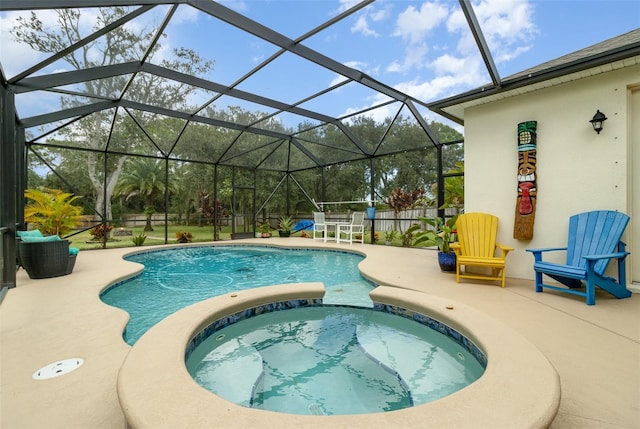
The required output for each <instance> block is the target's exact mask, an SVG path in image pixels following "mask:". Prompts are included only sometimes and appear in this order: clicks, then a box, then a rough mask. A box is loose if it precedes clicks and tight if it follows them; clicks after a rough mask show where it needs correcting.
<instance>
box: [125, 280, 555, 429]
mask: <svg viewBox="0 0 640 429" xmlns="http://www.w3.org/2000/svg"><path fill="white" fill-rule="evenodd" d="M324 292H325V290H324V286H323V285H322V283H297V284H286V285H277V286H267V287H262V288H256V289H252V290H245V291H238V292H234V293H230V294H226V295H222V296H218V297H214V298H211V299H208V300H205V301H202V302H199V303H196V304H193V305H191V306H189V307H186V308H185V309H183V310H181V311H179V312H177V313H174V314H173V315H171V316H169V317H167V318H166V319H164V320H163V321H161V322H160V323H158V324H157V325H156V326H154V327H153V328H151V329H150V330H149V331H148V332H147V333H146V334H144V335H143V336H142V337H141V338H140V339H139V340H138V342H136V344H135V345H134V346H133V347H132V348H131V350H130V352H129V353H128V355H127V357H126V359H125V361H124V363H123V365H122V367H121V368H120V371H119V374H118V383H117V392H118V399H119V402H120V405H121V408H122V410H123V412H124V414H125V419H126V422H127V425H128V426H129V427H131V428H175V427H248V426H250V425H251V426H256V425H259V426H260V427H262V428H274V429H275V428H282V427H305V428H321V427H328V426H337V427H355V426H358V427H368V428H385V429H387V428H388V427H394V424H396V423H398V422H399V421H402V423H403V426H405V427H408V426H415V427H422V426H424V425H425V423H427V422H428V425H429V426H434V427H435V426H440V427H522V428H524V427H536V428H539V427H548V426H549V425H550V424H551V422H552V421H553V419H554V418H555V416H556V414H557V411H558V408H559V404H560V379H559V376H558V374H557V372H556V371H555V369H554V368H553V366H552V365H551V363H550V362H549V360H548V359H547V358H546V357H545V356H544V355H543V354H542V353H541V352H540V351H539V350H538V349H537V348H536V347H535V346H534V345H533V344H532V343H531V342H529V341H528V340H526V339H525V338H524V337H523V336H522V335H520V334H519V333H517V332H516V331H514V330H513V329H511V328H509V327H508V326H506V325H505V324H503V323H501V322H499V321H497V320H495V319H493V318H491V317H489V316H487V315H485V314H484V313H481V312H479V311H477V310H474V309H473V308H471V307H469V306H467V305H464V304H462V303H458V302H455V301H452V300H450V299H445V298H440V297H438V296H435V295H430V294H427V293H424V292H418V291H412V290H407V289H399V288H396V287H388V286H379V287H377V288H376V289H375V290H374V291H373V292H371V297H372V299H373V300H374V302H377V303H383V304H388V305H392V306H398V307H402V308H405V309H407V310H410V311H415V312H418V313H421V314H425V315H427V316H429V317H432V318H434V319H437V320H439V321H441V322H443V323H445V324H447V325H449V326H450V327H452V328H454V329H456V330H457V331H458V332H460V333H461V334H462V335H464V336H466V337H467V338H468V339H470V340H471V341H473V342H474V343H475V344H476V345H477V346H478V347H479V348H480V349H481V350H483V351H484V353H485V354H486V356H487V358H488V364H487V368H486V370H485V373H484V375H483V376H482V377H481V378H480V379H479V380H478V381H476V382H475V383H473V384H471V385H470V386H467V387H466V388H464V389H462V390H460V391H458V392H456V393H454V394H452V395H449V396H447V397H445V398H442V399H439V400H437V401H433V402H430V403H427V404H423V405H419V406H416V407H412V408H407V409H403V410H398V411H393V412H388V413H373V414H359V415H346V416H344V415H341V416H311V415H309V416H305V415H294V414H282V413H275V412H271V411H264V410H256V409H251V408H246V407H242V406H239V405H236V404H234V403H231V402H229V401H227V400H225V399H223V398H221V397H218V396H216V395H215V394H213V393H211V392H209V391H208V390H206V389H204V388H203V387H201V386H199V385H198V384H197V383H196V382H195V381H194V380H193V378H192V377H191V375H190V374H189V373H188V371H187V369H186V366H185V362H184V356H185V350H186V348H187V346H188V344H189V342H190V341H191V339H192V338H193V336H194V335H196V334H197V333H198V332H200V331H201V330H202V329H204V328H205V327H207V326H208V325H210V324H211V323H213V322H214V321H215V320H217V319H220V318H222V317H224V316H226V315H230V314H233V313H236V312H239V311H243V310H246V309H248V308H251V307H255V306H259V305H264V304H269V303H272V302H278V301H288V300H297V299H317V298H322V297H323V296H324ZM523 368H525V369H526V371H523Z"/></svg>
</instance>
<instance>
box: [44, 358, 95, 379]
mask: <svg viewBox="0 0 640 429" xmlns="http://www.w3.org/2000/svg"><path fill="white" fill-rule="evenodd" d="M83 363H84V359H81V358H71V359H65V360H61V361H59V362H54V363H51V364H49V365H47V366H45V367H42V368H40V369H39V370H37V371H36V372H34V373H33V379H34V380H46V379H48V378H54V377H58V376H61V375H65V374H69V373H70V372H71V371H74V370H76V369H78V368H80V366H81V365H82V364H83Z"/></svg>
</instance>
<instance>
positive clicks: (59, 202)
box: [24, 188, 82, 237]
mask: <svg viewBox="0 0 640 429" xmlns="http://www.w3.org/2000/svg"><path fill="white" fill-rule="evenodd" d="M24 196H25V197H26V198H27V199H29V200H31V201H30V202H29V203H28V204H27V205H26V206H25V208H24V221H25V222H26V223H33V224H36V225H37V227H38V229H39V230H40V232H42V233H43V234H45V235H58V236H60V237H62V236H64V235H65V234H67V233H68V232H69V231H71V230H72V229H73V228H75V227H77V226H79V225H80V224H81V218H82V208H81V207H79V206H75V205H73V202H74V201H75V200H76V199H78V198H80V197H79V196H77V195H73V194H70V193H67V192H63V191H61V190H59V189H47V188H43V189H27V190H25V191H24Z"/></svg>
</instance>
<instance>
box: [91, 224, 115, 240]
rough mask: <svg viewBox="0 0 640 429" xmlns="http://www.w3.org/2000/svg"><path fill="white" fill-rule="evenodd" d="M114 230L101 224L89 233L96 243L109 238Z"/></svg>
mask: <svg viewBox="0 0 640 429" xmlns="http://www.w3.org/2000/svg"><path fill="white" fill-rule="evenodd" d="M112 229H113V226H111V225H109V224H107V225H105V224H102V223H101V224H100V225H96V226H94V227H93V228H91V231H89V234H91V238H92V239H93V240H94V241H99V240H102V239H103V238H105V236H107V235H108V234H109V232H110V231H111V230H112Z"/></svg>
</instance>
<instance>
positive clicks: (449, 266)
mask: <svg viewBox="0 0 640 429" xmlns="http://www.w3.org/2000/svg"><path fill="white" fill-rule="evenodd" d="M438 264H439V265H440V270H442V271H455V270H456V254H455V253H453V252H449V253H444V252H438Z"/></svg>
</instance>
